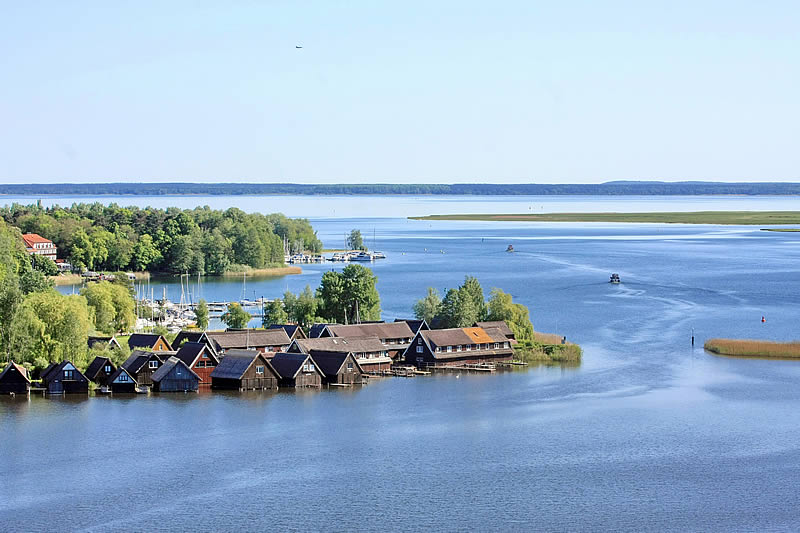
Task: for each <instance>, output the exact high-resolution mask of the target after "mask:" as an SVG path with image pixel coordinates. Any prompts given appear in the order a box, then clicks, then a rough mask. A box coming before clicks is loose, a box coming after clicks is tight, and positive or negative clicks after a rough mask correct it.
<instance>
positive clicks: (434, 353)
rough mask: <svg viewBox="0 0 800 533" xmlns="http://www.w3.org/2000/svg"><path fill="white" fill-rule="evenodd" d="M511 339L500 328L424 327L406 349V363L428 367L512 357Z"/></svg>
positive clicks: (493, 360) (485, 361) (503, 359)
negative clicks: (430, 328)
mask: <svg viewBox="0 0 800 533" xmlns="http://www.w3.org/2000/svg"><path fill="white" fill-rule="evenodd" d="M513 354H514V352H513V350H512V348H511V341H510V340H509V339H508V338H506V336H505V334H503V332H502V331H501V330H499V329H497V328H488V329H483V328H452V329H432V330H430V331H420V332H419V333H417V335H416V337H414V340H413V341H412V343H411V346H409V347H408V349H407V350H406V352H405V356H404V359H405V361H406V363H408V364H412V365H416V366H418V367H425V366H428V365H437V366H442V365H444V366H461V365H464V364H472V363H492V362H496V361H510V360H511V359H512V357H513Z"/></svg>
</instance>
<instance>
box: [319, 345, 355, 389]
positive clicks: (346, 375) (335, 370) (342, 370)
mask: <svg viewBox="0 0 800 533" xmlns="http://www.w3.org/2000/svg"><path fill="white" fill-rule="evenodd" d="M311 357H313V358H314V361H315V362H316V363H317V365H318V366H319V369H320V370H321V371H322V373H323V375H324V377H323V378H322V383H323V384H325V385H331V384H333V385H361V384H362V383H363V382H364V381H365V380H366V378H365V376H366V372H364V369H363V368H361V365H360V364H358V360H357V359H356V358H355V356H354V355H353V354H352V353H351V352H323V351H319V350H312V351H311Z"/></svg>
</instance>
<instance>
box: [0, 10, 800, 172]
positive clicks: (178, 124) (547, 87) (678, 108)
mask: <svg viewBox="0 0 800 533" xmlns="http://www.w3.org/2000/svg"><path fill="white" fill-rule="evenodd" d="M297 46H302V48H296V47H297ZM798 99H800V2H796V1H793V0H789V1H770V0H765V1H763V2H752V1H737V0H726V1H701V0H697V1H681V0H675V1H670V2H642V1H630V2H618V1H606V2H596V1H586V2H582V1H569V0H566V1H563V2H552V1H547V2H538V1H533V0H524V1H523V0H521V1H511V0H508V1H503V0H492V1H488V0H486V1H480V2H475V1H470V0H457V1H450V0H427V1H415V0H403V1H393V2H381V1H378V0H351V1H344V0H342V1H336V0H324V1H314V0H308V1H285V2H284V1H269V0H263V1H255V0H253V1H245V0H229V1H224V2H223V1H213V2H212V1H205V0H202V1H201V0H196V1H182V0H170V1H168V2H163V1H159V2H149V1H145V0H139V1H130V2H123V1H119V2H108V1H107V0H103V1H98V2H91V1H81V0H76V1H74V2H64V1H62V0H58V1H52V2H45V1H36V0H26V1H24V2H14V1H12V0H0V182H3V183H36V182H40V183H58V182H118V181H124V182H139V181H210V182H298V183H379V182H384V183H385V182H389V183H456V182H481V183H598V182H604V181H610V180H664V181H680V180H698V179H699V180H713V181H800V150H799V149H798V139H800V103H798Z"/></svg>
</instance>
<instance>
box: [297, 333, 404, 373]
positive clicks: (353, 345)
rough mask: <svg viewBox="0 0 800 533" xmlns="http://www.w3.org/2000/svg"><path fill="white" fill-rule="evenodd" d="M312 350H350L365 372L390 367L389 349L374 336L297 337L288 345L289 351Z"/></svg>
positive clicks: (304, 351)
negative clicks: (352, 337) (356, 337)
mask: <svg viewBox="0 0 800 533" xmlns="http://www.w3.org/2000/svg"><path fill="white" fill-rule="evenodd" d="M313 350H318V351H322V352H350V353H352V354H353V355H354V356H355V358H356V359H357V360H358V364H360V365H361V367H362V368H363V370H364V371H365V372H383V371H385V370H389V369H390V368H391V367H392V358H391V357H389V350H388V349H387V348H386V346H384V345H383V343H382V342H381V341H380V340H378V339H377V338H375V337H368V338H358V339H351V338H341V337H319V338H316V339H297V340H296V341H294V342H293V343H292V345H291V346H289V350H288V351H289V352H291V353H306V354H310V353H311V352H312V351H313Z"/></svg>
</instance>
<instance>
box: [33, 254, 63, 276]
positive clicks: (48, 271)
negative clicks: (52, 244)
mask: <svg viewBox="0 0 800 533" xmlns="http://www.w3.org/2000/svg"><path fill="white" fill-rule="evenodd" d="M31 266H32V267H33V269H34V270H38V271H39V272H41V273H42V274H44V275H45V276H57V275H58V267H57V266H56V263H55V261H53V260H52V259H50V258H49V257H47V256H45V255H32V256H31Z"/></svg>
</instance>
